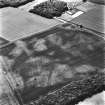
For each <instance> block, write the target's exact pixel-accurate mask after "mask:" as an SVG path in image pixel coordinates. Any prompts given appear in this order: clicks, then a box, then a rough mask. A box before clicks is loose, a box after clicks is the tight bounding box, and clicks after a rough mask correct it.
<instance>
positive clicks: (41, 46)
mask: <svg viewBox="0 0 105 105" xmlns="http://www.w3.org/2000/svg"><path fill="white" fill-rule="evenodd" d="M98 35H99V34H98ZM99 36H100V35H99ZM99 36H97V34H96V33H94V32H92V31H90V30H87V29H83V28H82V29H81V28H80V27H78V26H76V25H72V24H67V25H65V26H57V27H54V28H52V29H50V30H48V31H46V32H43V33H39V34H36V35H32V36H30V37H26V38H24V39H19V40H17V41H14V42H13V43H11V44H9V45H7V46H5V47H3V48H1V49H0V56H2V58H3V60H4V62H5V64H6V65H5V66H3V70H4V71H5V72H7V74H10V75H11V76H12V77H13V79H14V81H15V82H14V84H13V86H14V91H15V93H17V92H18V93H19V94H20V96H21V98H22V101H23V103H25V104H28V105H31V103H30V102H31V101H33V102H32V103H33V104H34V105H66V104H67V105H69V102H71V103H72V105H74V104H75V103H77V102H78V101H81V100H83V99H84V98H87V97H88V96H91V95H93V94H95V93H98V92H100V91H102V90H104V88H105V70H104V47H105V41H104V39H103V38H101V37H99ZM16 96H17V95H16ZM17 98H18V99H19V97H18V96H17Z"/></svg>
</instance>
